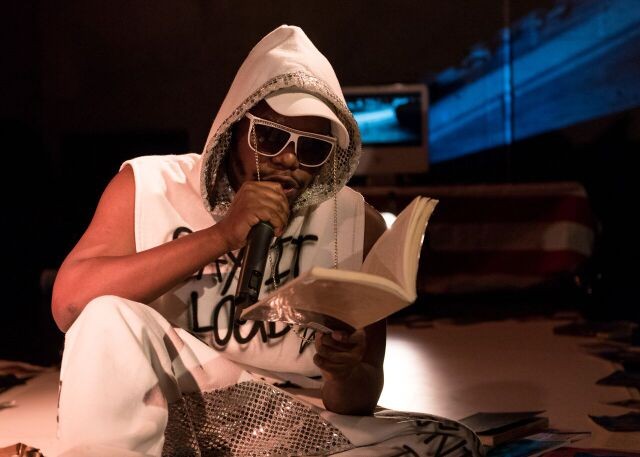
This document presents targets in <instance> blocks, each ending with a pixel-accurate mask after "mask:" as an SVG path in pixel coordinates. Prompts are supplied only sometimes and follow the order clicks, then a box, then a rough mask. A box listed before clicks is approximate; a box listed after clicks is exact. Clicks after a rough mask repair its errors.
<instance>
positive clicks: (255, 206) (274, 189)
mask: <svg viewBox="0 0 640 457" xmlns="http://www.w3.org/2000/svg"><path fill="white" fill-rule="evenodd" d="M236 199H238V200H239V201H238V204H237V205H236V210H238V211H241V210H244V211H245V212H246V217H247V220H248V221H249V222H250V225H255V224H257V223H258V222H259V221H266V222H269V223H270V224H271V225H272V226H273V228H274V232H275V233H276V236H279V235H281V234H282V232H283V231H284V228H285V227H286V225H287V223H288V222H289V202H288V201H287V197H286V196H285V194H284V191H283V190H282V186H281V185H280V184H278V183H275V182H256V181H249V182H247V183H245V184H243V185H242V187H241V188H240V190H239V191H238V194H237V195H236ZM234 203H235V200H234Z"/></svg>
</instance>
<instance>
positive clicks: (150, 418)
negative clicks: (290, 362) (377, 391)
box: [58, 296, 482, 457]
mask: <svg viewBox="0 0 640 457" xmlns="http://www.w3.org/2000/svg"><path fill="white" fill-rule="evenodd" d="M263 384H264V383H263ZM263 384H259V383H258V382H257V380H256V378H255V377H254V376H253V375H252V374H251V373H249V372H248V371H246V370H244V369H243V368H241V367H240V366H238V365H237V364H235V363H234V362H231V361H229V360H227V359H226V358H224V357H223V356H222V355H221V353H219V352H217V351H215V350H213V349H212V348H210V347H209V346H207V345H205V344H204V343H202V342H201V341H199V340H198V339H197V338H195V337H193V336H192V335H190V334H189V333H188V332H186V331H184V330H182V329H176V328H173V327H172V326H171V324H169V322H167V321H166V320H165V319H164V318H163V317H162V316H161V315H160V314H159V313H157V312H156V311H155V310H153V309H151V308H150V307H148V306H146V305H143V304H140V303H136V302H132V301H130V300H125V299H122V298H119V297H114V296H104V297H99V298H97V299H95V300H93V301H92V302H91V303H89V304H88V305H87V307H86V308H85V309H84V311H83V312H82V313H81V314H80V316H79V317H78V319H77V320H76V321H75V322H74V324H73V325H72V326H71V328H70V329H69V331H68V332H67V335H66V340H65V350H64V355H63V360H62V367H61V373H60V397H59V407H58V438H59V440H60V448H61V449H66V450H67V451H66V452H65V453H64V454H63V455H64V456H65V457H66V456H77V455H96V456H97V455H103V454H104V455H111V456H114V457H115V456H118V455H122V456H123V457H124V456H134V455H150V456H160V455H163V449H164V455H172V454H178V453H179V454H180V455H253V454H254V453H258V451H259V452H260V453H264V454H261V455H267V453H268V455H274V454H277V455H305V454H306V455H317V454H325V455H326V454H337V455H344V456H356V455H367V456H399V455H405V454H406V455H414V454H415V453H416V452H418V453H419V455H440V454H446V455H448V456H451V457H454V456H459V455H478V454H480V453H482V449H481V446H480V444H479V441H478V440H477V437H475V435H473V433H472V432H470V431H469V430H468V429H467V428H466V427H464V426H462V425H461V424H459V423H457V422H454V421H448V420H446V419H442V418H437V417H433V416H428V415H417V414H413V413H411V414H405V413H397V412H391V411H386V412H385V413H383V414H382V415H381V416H379V417H358V416H342V415H337V414H334V413H331V412H329V411H325V410H323V409H321V408H317V407H315V406H312V405H308V404H306V403H303V402H300V401H299V400H297V399H295V398H294V397H292V396H291V395H290V394H288V393H285V392H282V391H280V390H279V389H276V388H275V387H272V386H267V385H263ZM247 387H248V388H247ZM243 392H258V393H257V397H253V399H249V397H247V399H246V401H244V400H243V399H244V397H242V396H240V397H238V395H243ZM211 395H213V396H211ZM265 396H266V397H265ZM255 398H259V399H260V401H261V402H262V403H261V404H260V405H258V406H256V405H255V401H256V400H255ZM212 399H214V400H215V401H217V403H215V402H212ZM269 402H271V403H273V405H274V406H273V408H272V407H271V406H270V403H269ZM190 405H191V406H190ZM192 405H196V406H198V407H197V408H194V407H193V406H192ZM202 405H209V406H211V405H215V407H214V409H213V410H211V409H208V410H207V409H206V408H205V407H204V406H202ZM283 405H284V406H283ZM176 406H178V407H180V411H181V412H180V414H182V416H184V413H185V411H186V413H187V415H188V413H189V412H190V411H191V412H192V413H193V412H194V409H197V411H196V412H195V413H196V414H199V415H202V414H205V415H206V414H209V415H211V416H214V419H213V422H212V421H211V420H209V422H208V428H205V427H204V426H201V425H200V424H203V423H206V420H204V421H203V420H197V421H192V420H189V421H187V423H188V425H189V427H190V428H191V432H193V436H192V437H191V438H189V439H191V443H192V446H191V447H190V448H189V450H181V451H180V452H177V451H176V449H177V448H176V447H175V446H173V447H169V448H168V447H167V443H165V430H169V431H172V430H176V428H175V427H172V424H171V423H170V417H171V418H172V419H171V421H173V422H175V420H174V419H175V418H176V417H177V415H176V414H174V413H171V411H176ZM256 408H257V409H256ZM272 409H273V410H274V411H276V410H278V411H279V410H283V411H285V410H286V411H290V413H289V417H287V416H286V415H285V416H281V418H280V422H279V423H277V424H276V423H275V422H271V418H272V417H274V416H277V411H276V412H275V413H274V412H269V413H268V414H267V413H265V411H266V410H269V411H271V410H272ZM244 411H246V412H247V416H248V417H247V418H240V419H238V417H239V416H238V414H242V413H243V412H244ZM260 414H262V415H263V417H268V422H260V423H256V422H255V420H257V419H253V417H254V415H260ZM182 416H181V417H182ZM230 417H232V418H234V420H233V421H232V420H231V419H230ZM249 417H250V418H249ZM282 417H284V420H285V422H282ZM296 419H297V420H298V422H296ZM248 420H249V421H252V420H253V421H254V422H253V425H252V427H253V428H252V429H250V430H249V432H250V433H249V432H247V427H246V426H245V427H244V428H243V429H242V428H238V427H236V425H235V423H234V421H235V422H243V423H245V424H246V423H247V421H248ZM220 421H223V422H224V427H225V428H221V429H220V430H222V431H223V432H225V431H226V432H228V433H230V434H231V435H230V436H231V439H232V440H240V441H243V440H244V441H245V443H244V444H243V443H241V445H240V447H233V448H232V447H229V448H223V449H227V450H226V451H225V452H221V451H220V449H221V448H220V447H217V448H215V449H211V448H207V446H208V445H209V444H208V443H210V442H214V441H215V442H216V443H218V444H219V443H220V440H219V439H218V440H217V441H216V439H215V437H213V438H212V437H211V430H212V428H211V424H213V430H215V427H216V424H218V422H220ZM300 421H304V423H300ZM256 424H257V425H256ZM283 424H285V426H284V427H283ZM168 425H169V427H168ZM167 427H168V428H167ZM233 427H236V428H233ZM270 427H272V428H273V427H280V431H279V432H278V433H276V434H275V435H274V434H272V435H268V432H269V430H268V429H269V428H270ZM300 427H302V428H305V430H303V431H301V432H300V433H302V434H300V433H298V431H297V430H296V428H300ZM196 429H197V430H196ZM256 429H259V430H260V431H261V433H264V435H260V436H265V437H268V436H270V438H269V439H266V438H265V439H264V440H263V442H260V438H258V439H257V440H256V438H255V430H256ZM309 429H311V430H312V434H313V430H319V433H325V435H326V433H329V434H330V435H332V436H339V439H337V441H335V443H334V445H333V447H331V446H330V445H328V446H327V447H325V448H322V446H320V447H316V448H313V449H315V450H314V451H312V450H310V449H311V448H309V447H304V446H302V445H301V444H300V442H301V441H303V440H301V439H300V437H301V436H305V437H306V436H309ZM332 430H333V431H332ZM168 433H169V432H168ZM242 433H244V435H246V439H245V438H243V436H244V435H242ZM296 433H298V434H297V435H296ZM285 435H288V436H289V441H287V437H286V436H285ZM316 436H320V438H321V441H322V440H323V439H324V438H323V437H322V435H316ZM279 437H280V439H279ZM168 438H169V439H167V441H171V439H172V438H173V437H168ZM292 443H293V446H294V447H291V445H292ZM345 443H346V444H345ZM174 444H175V443H174ZM243 446H244V447H243ZM287 446H290V447H287ZM168 449H169V450H168ZM234 449H236V451H235V452H234ZM237 449H243V451H242V452H240V451H237ZM301 449H304V450H305V451H304V452H302V451H301ZM411 452H414V454H411Z"/></svg>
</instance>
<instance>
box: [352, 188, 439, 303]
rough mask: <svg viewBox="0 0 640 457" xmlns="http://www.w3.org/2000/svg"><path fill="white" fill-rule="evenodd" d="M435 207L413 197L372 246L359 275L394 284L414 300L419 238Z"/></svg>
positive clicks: (428, 202)
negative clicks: (373, 276)
mask: <svg viewBox="0 0 640 457" xmlns="http://www.w3.org/2000/svg"><path fill="white" fill-rule="evenodd" d="M436 203H437V200H433V199H430V198H426V197H416V198H415V199H414V200H413V201H412V202H411V203H410V204H409V205H408V206H407V207H406V208H405V209H404V210H402V212H401V213H400V214H399V215H398V217H397V219H396V220H395V222H394V223H393V225H392V226H391V228H389V229H388V230H387V231H386V232H385V233H383V234H382V236H380V238H379V239H378V241H377V242H376V243H375V244H374V245H373V247H372V248H371V251H370V252H369V254H368V255H367V258H366V259H365V261H364V263H363V265H362V269H361V271H362V272H364V273H369V274H374V275H378V276H382V277H384V278H387V279H389V280H391V281H393V282H395V283H396V284H398V285H400V287H402V288H403V289H404V290H405V291H406V292H407V294H408V295H410V296H412V297H413V299H415V296H416V284H415V281H416V275H417V272H418V258H419V255H420V248H421V246H422V237H423V234H424V230H425V228H426V225H427V222H428V220H429V217H430V216H431V213H432V212H433V209H434V207H435V205H436Z"/></svg>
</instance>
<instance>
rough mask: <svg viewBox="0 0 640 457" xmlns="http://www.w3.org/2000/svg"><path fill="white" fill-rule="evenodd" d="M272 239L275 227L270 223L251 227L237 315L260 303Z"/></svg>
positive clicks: (237, 290)
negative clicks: (259, 297) (259, 296)
mask: <svg viewBox="0 0 640 457" xmlns="http://www.w3.org/2000/svg"><path fill="white" fill-rule="evenodd" d="M272 239H273V226H272V225H271V224H270V223H268V222H265V221H260V222H258V223H257V224H256V225H254V226H253V227H251V231H250V232H249V236H248V238H247V246H246V247H245V250H244V257H243V259H242V266H241V267H240V279H238V286H237V289H236V298H235V304H236V314H238V313H239V312H240V311H242V309H243V308H245V307H247V306H249V305H251V304H253V303H255V302H257V301H258V295H259V294H260V286H261V285H262V278H263V276H264V268H265V266H266V263H267V257H268V256H269V245H270V244H271V240H272ZM238 317H239V316H236V318H238Z"/></svg>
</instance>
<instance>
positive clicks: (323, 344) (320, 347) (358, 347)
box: [313, 330, 365, 377]
mask: <svg viewBox="0 0 640 457" xmlns="http://www.w3.org/2000/svg"><path fill="white" fill-rule="evenodd" d="M315 346H316V355H315V356H314V359H313V361H314V363H315V364H316V365H317V366H318V367H319V368H320V369H321V370H323V371H324V372H326V373H328V374H329V375H330V376H332V377H345V376H348V375H349V374H350V373H351V371H353V369H354V368H355V367H356V366H357V365H358V364H359V363H360V362H361V361H362V358H363V356H364V352H365V334H364V331H362V330H358V331H356V332H354V333H352V334H350V335H349V334H347V333H345V332H333V333H332V334H321V335H320V334H316V341H315Z"/></svg>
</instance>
